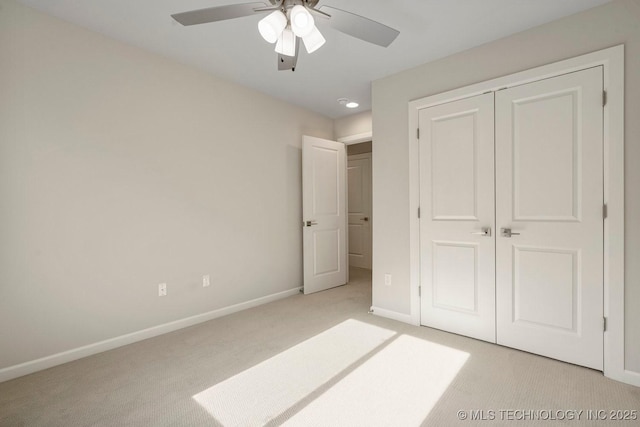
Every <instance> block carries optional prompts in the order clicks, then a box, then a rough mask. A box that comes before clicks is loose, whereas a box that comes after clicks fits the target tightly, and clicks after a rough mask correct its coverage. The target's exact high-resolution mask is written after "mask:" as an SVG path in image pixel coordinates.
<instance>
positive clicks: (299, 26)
mask: <svg viewBox="0 0 640 427" xmlns="http://www.w3.org/2000/svg"><path fill="white" fill-rule="evenodd" d="M289 18H290V20H291V30H292V31H293V33H294V34H295V35H296V36H298V37H305V36H306V35H308V34H309V33H311V31H313V29H314V28H315V21H314V19H313V16H311V14H310V13H309V12H308V11H307V9H305V7H304V6H300V5H296V6H293V8H291V12H289Z"/></svg>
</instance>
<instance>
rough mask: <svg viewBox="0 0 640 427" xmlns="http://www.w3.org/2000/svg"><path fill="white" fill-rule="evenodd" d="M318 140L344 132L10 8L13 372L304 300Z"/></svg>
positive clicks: (3, 345) (4, 101)
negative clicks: (117, 341) (150, 333)
mask: <svg viewBox="0 0 640 427" xmlns="http://www.w3.org/2000/svg"><path fill="white" fill-rule="evenodd" d="M282 117H286V118H287V120H284V121H283V120H281V118H282ZM302 134H308V135H314V136H318V137H323V138H333V121H332V120H330V119H328V118H325V117H323V116H320V115H318V114H315V113H312V112H309V111H305V110H303V109H301V108H299V107H293V106H291V105H288V104H286V103H283V102H280V101H278V100H275V99H273V98H270V97H268V96H265V95H262V94H260V93H257V92H254V91H252V90H249V89H246V88H243V87H240V86H237V85H234V84H230V83H228V82H225V81H222V80H220V79H217V78H215V77H212V76H210V75H208V74H205V73H203V72H200V71H197V70H195V69H191V68H188V67H186V66H183V65H180V64H177V63H175V62H171V61H169V60H167V59H164V58H162V57H159V56H157V55H153V54H150V53H146V52H144V51H142V50H140V49H137V48H133V47H130V46H127V45H124V44H122V43H119V42H116V41H113V40H110V39H107V38H105V37H103V36H101V35H98V34H96V33H92V32H89V31H86V30H83V29H81V28H79V27H76V26H74V25H70V24H68V23H65V22H63V21H60V20H58V19H55V18H52V17H49V16H46V15H43V14H41V13H38V12H35V11H32V10H30V9H28V8H25V7H23V6H21V5H19V4H17V3H15V2H13V1H5V0H0V242H1V244H0V349H2V350H1V351H0V369H1V368H5V367H8V366H12V365H15V364H19V363H22V362H26V361H30V360H32V359H36V358H40V357H43V356H48V355H51V354H54V353H58V352H62V351H66V350H69V349H73V348H76V347H79V346H83V345H87V344H90V343H94V342H97V341H100V340H105V339H108V338H112V337H116V336H119V335H122V334H126V333H130V332H133V331H137V330H140V329H143V328H148V327H151V326H155V325H159V324H162V323H165V322H169V321H173V320H176V319H181V318H185V317H187V316H192V315H195V314H199V313H203V312H207V311H210V310H214V309H216V308H219V307H225V306H229V305H231V304H236V303H240V302H244V301H247V300H251V299H254V298H258V297H262V296H266V295H270V294H274V293H277V292H281V291H285V290H289V289H292V288H295V287H298V286H300V285H301V283H302V236H301V229H300V226H299V225H300V219H301V184H300V183H301V170H300V167H301V166H300V165H301V151H300V144H301V135H302ZM205 273H208V274H210V275H211V287H209V288H202V286H201V277H202V275H203V274H205ZM160 282H167V283H168V293H169V295H168V296H167V297H165V298H159V297H158V296H157V292H158V290H157V284H158V283H160Z"/></svg>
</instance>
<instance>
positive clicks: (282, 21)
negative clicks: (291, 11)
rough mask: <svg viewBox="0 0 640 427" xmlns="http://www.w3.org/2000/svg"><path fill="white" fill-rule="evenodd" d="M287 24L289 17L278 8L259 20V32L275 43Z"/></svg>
mask: <svg viewBox="0 0 640 427" xmlns="http://www.w3.org/2000/svg"><path fill="white" fill-rule="evenodd" d="M286 26H287V17H286V16H285V15H284V13H282V12H280V11H279V10H276V11H275V12H272V13H270V14H268V15H267V16H265V17H264V18H262V19H261V20H260V22H258V32H259V33H260V35H261V36H262V38H263V39H265V40H266V41H267V42H269V43H275V42H276V41H277V40H278V37H280V34H282V32H283V31H284V29H285V28H286Z"/></svg>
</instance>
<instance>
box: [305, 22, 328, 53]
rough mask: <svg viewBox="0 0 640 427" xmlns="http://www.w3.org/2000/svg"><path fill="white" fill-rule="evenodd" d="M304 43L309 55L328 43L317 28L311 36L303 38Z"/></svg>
mask: <svg viewBox="0 0 640 427" xmlns="http://www.w3.org/2000/svg"><path fill="white" fill-rule="evenodd" d="M302 41H303V42H304V47H305V48H306V49H307V53H313V52H315V51H316V50H318V49H320V48H321V47H322V45H323V44H324V43H325V42H326V40H325V39H324V37H323V36H322V33H320V31H318V29H317V28H313V29H312V30H311V32H310V33H309V34H307V35H306V36H304V37H303V38H302Z"/></svg>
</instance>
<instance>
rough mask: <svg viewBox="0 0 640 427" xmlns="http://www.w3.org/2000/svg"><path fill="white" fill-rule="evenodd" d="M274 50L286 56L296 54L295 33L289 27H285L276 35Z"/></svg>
mask: <svg viewBox="0 0 640 427" xmlns="http://www.w3.org/2000/svg"><path fill="white" fill-rule="evenodd" d="M276 52H278V53H279V54H281V55H286V56H296V35H295V34H293V31H291V28H285V29H284V31H282V34H280V37H278V42H277V43H276Z"/></svg>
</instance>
